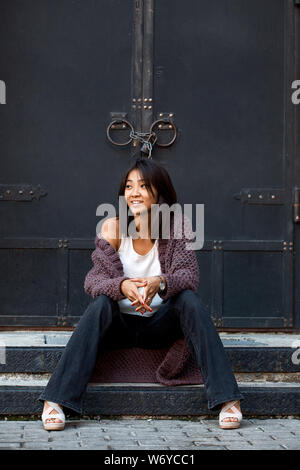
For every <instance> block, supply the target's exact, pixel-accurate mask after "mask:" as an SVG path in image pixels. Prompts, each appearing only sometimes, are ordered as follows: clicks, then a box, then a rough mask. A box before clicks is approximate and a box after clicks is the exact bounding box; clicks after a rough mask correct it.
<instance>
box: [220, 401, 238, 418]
mask: <svg viewBox="0 0 300 470" xmlns="http://www.w3.org/2000/svg"><path fill="white" fill-rule="evenodd" d="M228 403H230V402H229V401H227V402H226V403H223V406H222V410H223V408H225V406H227V404H228ZM234 406H235V407H236V408H237V409H238V410H239V411H241V406H240V402H239V401H236V402H235V404H234ZM222 410H221V411H222ZM226 411H227V413H232V415H233V416H232V418H223V420H222V421H225V422H230V423H232V422H234V421H239V419H238V418H237V417H235V416H234V414H235V413H234V410H232V408H229V409H228V410H226Z"/></svg>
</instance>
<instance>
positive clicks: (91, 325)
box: [38, 289, 244, 414]
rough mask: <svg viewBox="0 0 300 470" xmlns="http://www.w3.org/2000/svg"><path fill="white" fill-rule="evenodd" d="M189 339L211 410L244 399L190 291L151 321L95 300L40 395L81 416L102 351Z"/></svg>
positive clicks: (153, 346)
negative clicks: (87, 390)
mask: <svg viewBox="0 0 300 470" xmlns="http://www.w3.org/2000/svg"><path fill="white" fill-rule="evenodd" d="M183 337H184V338H185V339H186V341H187V344H188V346H189V348H190V350H191V352H192V354H193V355H194V357H195V360H196V362H197V365H198V367H199V369H200V372H201V374H202V376H203V381H204V386H205V391H206V395H207V399H208V408H209V409H212V410H219V409H221V405H222V403H224V402H227V401H231V400H243V399H244V397H243V395H242V394H241V393H240V392H239V389H238V385H237V382H236V379H235V377H234V374H233V372H232V368H231V364H230V362H229V360H228V357H227V355H226V352H225V349H224V346H223V344H222V341H221V339H220V337H219V334H218V332H217V330H216V328H215V326H214V323H213V321H212V319H211V317H210V314H209V312H208V311H207V309H206V308H205V306H204V304H203V302H202V300H201V298H200V296H199V294H198V293H196V292H194V291H193V290H190V289H186V290H183V291H181V292H179V293H178V294H176V295H174V296H173V297H171V298H169V299H168V300H167V302H165V303H164V304H162V305H161V306H160V308H159V310H158V311H157V312H156V313H154V315H153V316H152V317H143V316H137V315H130V314H126V313H122V312H120V309H119V305H118V303H117V301H115V300H112V299H111V298H110V297H108V296H106V295H104V294H101V295H100V296H99V297H97V298H96V299H95V300H94V301H92V302H91V303H90V304H89V305H88V307H87V309H86V310H85V312H84V313H83V315H82V317H81V318H80V321H79V322H78V324H77V326H76V328H75V330H74V331H73V334H72V336H71V337H70V339H69V341H68V343H67V345H66V347H65V349H64V351H63V354H62V356H61V358H60V360H59V362H58V364H57V366H56V368H55V370H54V372H53V374H52V375H51V377H50V380H49V382H48V384H47V386H46V388H45V389H44V391H43V393H42V394H41V395H40V396H39V398H38V400H39V401H44V400H47V401H53V402H55V403H58V404H60V405H62V406H64V407H67V408H70V409H71V410H74V411H76V412H78V413H80V414H82V404H83V398H84V394H85V392H86V388H87V385H88V383H89V380H90V378H91V376H92V373H93V370H94V367H95V363H96V359H97V354H98V351H99V348H104V349H121V348H128V347H140V348H144V349H158V348H163V347H168V346H171V345H172V344H173V342H174V341H175V340H176V339H178V338H183Z"/></svg>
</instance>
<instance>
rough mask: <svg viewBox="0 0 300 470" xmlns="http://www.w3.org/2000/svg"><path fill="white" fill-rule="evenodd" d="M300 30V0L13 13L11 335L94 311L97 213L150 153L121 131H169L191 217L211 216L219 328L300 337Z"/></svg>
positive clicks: (5, 111) (4, 307) (6, 278)
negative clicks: (294, 89) (111, 127)
mask: <svg viewBox="0 0 300 470" xmlns="http://www.w3.org/2000/svg"><path fill="white" fill-rule="evenodd" d="M296 15H299V9H297V7H296V5H295V4H294V2H293V1H292V0H288V1H284V0H253V1H251V2H248V1H246V0H239V1H236V0H218V1H217V2H213V3H211V2H204V1H198V0H189V1H188V2H185V3H183V2H181V1H179V0H172V1H165V2H159V1H156V2H155V1H154V0H143V1H142V0H136V1H133V2H132V1H130V0H128V1H126V0H109V1H108V0H106V1H104V0H94V1H92V0H88V1H87V0H85V1H83V0H82V1H77V2H75V3H74V2H72V1H71V0H59V1H56V0H38V1H37V0H36V1H34V0H31V1H26V2H25V1H24V2H20V1H16V0H3V1H2V2H1V5H0V34H1V44H0V79H1V80H3V81H4V82H5V84H6V92H7V96H6V104H5V105H3V106H2V105H1V106H0V139H1V140H0V151H1V162H2V169H1V175H0V178H1V180H0V185H1V186H0V189H1V194H0V198H1V199H0V211H1V213H0V217H1V222H2V224H1V240H0V243H1V245H0V246H1V251H0V257H1V266H2V274H1V286H0V295H1V311H0V321H1V323H0V324H1V325H2V326H5V325H6V326H13V325H14V326H25V325H27V326H63V327H64V326H72V325H74V323H76V322H77V320H78V318H79V317H80V315H81V314H82V312H83V310H84V308H85V307H86V305H87V304H88V303H89V302H90V298H88V296H86V294H85V293H84V291H83V281H84V277H85V275H86V273H87V271H88V270H89V269H90V267H91V261H90V253H91V250H92V249H93V240H94V234H95V227H96V224H97V222H98V221H99V218H97V217H96V207H97V206H98V205H99V204H100V203H102V202H113V203H114V204H115V205H117V198H116V194H117V190H118V185H119V181H120V178H121V175H122V173H123V171H124V169H125V168H126V167H127V166H128V163H129V160H130V155H131V154H132V152H133V150H134V146H135V145H136V143H137V141H136V140H134V139H133V140H132V141H131V143H130V144H128V145H127V146H124V147H117V146H115V147H114V146H113V145H111V144H110V143H109V142H108V140H107V138H106V128H107V125H108V124H109V123H110V122H111V121H113V120H115V119H116V118H120V119H126V120H128V121H129V122H130V123H131V124H132V125H133V128H134V130H135V131H137V132H144V133H146V132H149V129H150V127H151V124H152V123H153V122H154V121H156V120H159V119H164V120H165V121H164V124H163V126H162V127H161V128H158V129H157V130H158V132H157V134H158V135H159V142H161V143H162V142H164V141H168V140H169V138H170V136H171V137H172V134H173V127H171V128H169V126H170V125H171V126H173V124H174V125H175V126H176V128H177V131H178V136H177V139H176V140H175V142H174V144H173V145H171V146H168V147H160V146H158V145H157V144H155V145H154V147H153V152H152V157H153V159H156V160H158V161H161V162H163V163H164V164H166V165H167V168H168V170H169V172H170V174H171V176H172V179H173V181H174V184H175V187H176V189H177V191H178V196H179V200H180V202H181V203H182V204H183V203H192V204H197V203H202V204H204V205H205V244H204V247H203V249H202V250H200V251H199V252H197V255H198V259H199V266H200V287H199V292H200V293H201V295H202V296H203V299H204V300H205V303H206V304H207V306H208V307H209V309H210V311H211V313H212V316H213V318H214V320H215V323H216V325H217V326H219V327H223V328H227V327H228V328H256V329H259V328H271V329H282V328H283V329H292V328H295V327H299V326H300V325H299V313H297V305H298V308H299V302H298V301H297V299H298V298H297V297H296V296H297V295H298V294H297V293H296V289H295V285H294V281H295V279H297V272H298V271H296V269H297V263H296V253H295V250H294V246H295V242H296V241H297V240H296V237H297V236H298V237H299V233H298V232H299V229H298V226H297V224H296V223H295V220H294V215H293V203H294V202H295V198H296V196H297V194H298V193H297V191H296V190H295V188H296V186H297V181H298V184H299V168H298V166H297V165H296V157H295V156H296V150H295V145H296V130H295V125H296V124H295V123H296V119H295V116H296V112H298V109H296V108H295V105H294V104H293V103H292V101H291V83H292V81H293V80H295V79H296V78H297V77H296V76H295V74H296V72H295V70H296V67H297V62H296V57H295V54H296V51H295V48H294V43H295V41H296V37H297V36H296V33H297V31H296V28H295V19H296V18H297V16H296ZM122 125H123V124H121V125H117V126H116V132H115V134H116V135H119V137H118V138H120V135H121V130H119V128H120V127H121V129H122ZM125 131H126V132H127V134H128V128H127V127H126V128H125ZM125 140H126V139H125ZM157 143H158V142H157ZM297 178H298V180H297ZM38 195H39V197H38ZM35 196H36V198H34V197H35ZM296 230H298V231H296ZM298 264H299V263H298Z"/></svg>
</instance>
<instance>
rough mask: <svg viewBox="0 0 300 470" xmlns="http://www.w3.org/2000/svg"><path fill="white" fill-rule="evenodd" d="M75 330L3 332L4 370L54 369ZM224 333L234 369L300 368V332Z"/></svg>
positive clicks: (0, 360) (0, 367) (0, 363)
mask: <svg viewBox="0 0 300 470" xmlns="http://www.w3.org/2000/svg"><path fill="white" fill-rule="evenodd" d="M71 334H72V332H66V331H61V332H60V331H47V332H43V331H5V332H0V373H35V374H36V373H51V372H52V371H53V370H54V368H55V366H56V364H57V362H58V360H59V358H60V356H61V354H62V351H63V349H64V347H65V345H66V344H67V342H68V340H69V338H70V336H71ZM220 337H221V340H222V342H223V344H224V346H225V349H226V352H227V354H228V356H229V359H230V361H231V363H232V368H233V370H234V372H243V373H256V374H257V373H291V374H297V373H299V372H300V334H290V333H223V332H222V333H220ZM297 350H299V353H297ZM292 380H293V381H294V379H292Z"/></svg>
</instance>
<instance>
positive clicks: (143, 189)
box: [124, 170, 158, 216]
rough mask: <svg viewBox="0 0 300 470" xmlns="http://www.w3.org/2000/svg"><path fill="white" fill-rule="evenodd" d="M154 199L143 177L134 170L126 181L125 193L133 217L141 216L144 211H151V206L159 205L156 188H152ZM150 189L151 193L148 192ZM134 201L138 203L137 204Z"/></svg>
mask: <svg viewBox="0 0 300 470" xmlns="http://www.w3.org/2000/svg"><path fill="white" fill-rule="evenodd" d="M151 187H152V190H153V193H154V197H153V196H152V194H151V192H150V189H149V188H147V186H146V184H145V182H144V180H143V175H141V173H140V172H139V171H138V170H132V171H131V172H130V173H129V175H128V177H127V181H126V186H125V193H124V196H125V198H126V202H127V204H128V207H130V210H131V212H132V213H133V215H134V216H135V215H137V214H140V213H141V212H144V211H146V210H147V211H151V204H157V200H158V197H157V195H158V193H157V190H156V189H155V188H154V186H151ZM148 189H149V192H148ZM134 201H137V202H136V203H135V202H134Z"/></svg>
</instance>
